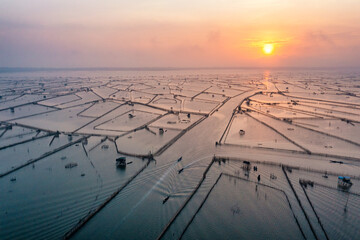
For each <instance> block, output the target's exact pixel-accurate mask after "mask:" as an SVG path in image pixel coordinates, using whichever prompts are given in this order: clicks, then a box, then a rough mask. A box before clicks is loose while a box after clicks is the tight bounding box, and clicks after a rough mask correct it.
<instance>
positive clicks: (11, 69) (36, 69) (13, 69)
mask: <svg viewBox="0 0 360 240" xmlns="http://www.w3.org/2000/svg"><path fill="white" fill-rule="evenodd" d="M185 70H360V67H198V68H196V67H194V68H191V67H182V68H180V67H179V68H177V67H80V68H43V67H34V68H33V67H0V73H12V72H55V71H185Z"/></svg>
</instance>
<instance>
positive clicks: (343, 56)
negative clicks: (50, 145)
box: [0, 0, 360, 67]
mask: <svg viewBox="0 0 360 240" xmlns="http://www.w3.org/2000/svg"><path fill="white" fill-rule="evenodd" d="M1 5H2V7H1V8H0V52H1V54H0V67H286V66H295V67H347V66H351V67H353V66H359V65H360V14H359V12H360V1H357V0H342V1H338V0H313V1H309V0H302V1H300V0H291V1H280V0H241V1H240V0H238V1H237V0H223V1H215V0H207V1H205V0H198V1H194V0H193V1H189V0H183V1H180V0H173V1H168V0H167V1H165V0H161V1H159V0H153V1H148V0H147V1H145V0H134V1H131V2H130V1H116V0H104V1H95V0H77V1H68V0H62V1H60V0H52V1H47V0H31V1H30V0H22V1H13V0H3V1H2V4H1ZM266 43H271V44H273V45H274V52H273V54H270V55H265V54H264V53H263V51H262V48H263V45H264V44H266Z"/></svg>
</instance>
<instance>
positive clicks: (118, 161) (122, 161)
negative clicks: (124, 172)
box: [116, 157, 126, 168]
mask: <svg viewBox="0 0 360 240" xmlns="http://www.w3.org/2000/svg"><path fill="white" fill-rule="evenodd" d="M116 166H117V167H120V168H125V167H126V157H119V158H117V159H116Z"/></svg>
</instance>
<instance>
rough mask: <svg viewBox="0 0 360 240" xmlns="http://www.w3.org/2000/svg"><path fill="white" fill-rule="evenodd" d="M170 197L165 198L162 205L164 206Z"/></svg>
mask: <svg viewBox="0 0 360 240" xmlns="http://www.w3.org/2000/svg"><path fill="white" fill-rule="evenodd" d="M169 198H170V196H166V198H164V200H163V204H165V203H166V202H167V200H169Z"/></svg>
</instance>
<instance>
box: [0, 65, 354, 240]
mask: <svg viewBox="0 0 360 240" xmlns="http://www.w3.org/2000/svg"><path fill="white" fill-rule="evenodd" d="M359 82H360V73H359V72H356V71H354V70H328V69H323V70H321V69H318V70H309V69H280V70H279V69H278V70H263V69H225V70H219V69H217V70H209V69H207V70H195V69H192V70H161V71H160V70H153V71H149V70H137V71H130V70H127V71H125V70H122V71H121V70H112V71H110V70H108V71H105V70H87V71H85V70H78V71H70V70H62V71H55V70H52V71H31V72H29V71H13V72H1V73H0V96H1V98H0V121H1V125H0V203H1V204H0V239H61V238H72V239H119V238H120V239H157V238H160V239H179V238H182V239H239V238H241V239H274V238H276V239H304V238H305V239H338V238H341V239H356V238H357V237H358V236H360V230H359V228H358V227H357V226H358V225H359V224H360V210H359V209H360V208H359V199H358V198H359V196H360V181H359V179H360V175H359V170H360V168H359V166H360V162H359V161H360V155H359V153H360V151H359V148H360V137H359V136H360V127H359V122H360V102H359V96H360V87H359V86H360V84H359ZM240 130H243V133H244V134H240ZM121 156H125V157H126V159H127V163H128V164H127V166H126V168H124V169H122V168H117V167H116V158H118V157H121ZM180 157H182V159H181V160H180V161H179V160H178V159H179V158H180ZM69 163H76V164H77V166H75V167H73V168H65V166H66V165H67V164H69ZM254 167H256V168H254ZM339 175H348V176H351V177H352V180H351V181H352V183H353V185H352V186H351V187H350V188H349V189H345V190H344V189H340V188H339V187H338V182H337V181H338V180H337V177H338V176H339ZM324 176H326V177H324ZM300 179H306V180H308V181H311V182H313V186H312V187H311V186H306V187H305V186H304V185H301V184H300V183H299V180H300ZM100 206H102V207H101V208H99V207H100Z"/></svg>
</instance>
